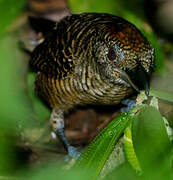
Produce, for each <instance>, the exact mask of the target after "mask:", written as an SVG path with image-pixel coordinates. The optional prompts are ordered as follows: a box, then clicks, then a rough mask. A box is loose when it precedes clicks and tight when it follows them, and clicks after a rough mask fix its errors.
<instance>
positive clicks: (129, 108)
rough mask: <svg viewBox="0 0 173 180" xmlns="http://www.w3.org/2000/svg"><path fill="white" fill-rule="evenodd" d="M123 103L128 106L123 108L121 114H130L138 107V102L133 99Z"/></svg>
mask: <svg viewBox="0 0 173 180" xmlns="http://www.w3.org/2000/svg"><path fill="white" fill-rule="evenodd" d="M121 103H122V104H123V105H126V106H127V107H123V108H121V110H120V111H121V112H129V111H130V110H131V109H132V108H133V107H134V106H135V105H136V101H135V100H132V99H124V100H122V101H121Z"/></svg>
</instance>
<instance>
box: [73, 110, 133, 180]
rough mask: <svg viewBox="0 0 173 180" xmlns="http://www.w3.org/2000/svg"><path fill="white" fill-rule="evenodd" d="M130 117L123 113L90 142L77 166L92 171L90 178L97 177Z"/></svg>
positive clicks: (85, 170)
mask: <svg viewBox="0 0 173 180" xmlns="http://www.w3.org/2000/svg"><path fill="white" fill-rule="evenodd" d="M130 119H131V116H130V115H129V114H127V113H122V114H121V115H120V116H119V117H117V118H115V119H114V120H112V121H111V122H110V123H109V124H108V125H107V126H106V127H105V128H104V129H103V130H102V131H101V132H100V133H99V134H98V135H97V136H96V137H95V138H94V140H93V141H92V142H91V143H90V144H89V146H88V147H87V149H86V150H85V151H84V152H83V153H82V155H81V157H80V158H79V160H78V161H77V162H76V164H75V167H79V168H81V169H82V170H83V171H84V172H86V173H88V172H90V175H91V177H90V179H92V180H94V179H97V178H98V176H99V174H100V172H101V170H102V168H103V166H104V164H105V162H106V160H107V159H108V157H109V155H110V154H111V152H112V151H113V149H114V148H115V144H116V142H117V141H118V139H119V138H120V136H121V135H122V133H123V131H124V129H125V128H126V127H127V125H128V123H129V121H130Z"/></svg>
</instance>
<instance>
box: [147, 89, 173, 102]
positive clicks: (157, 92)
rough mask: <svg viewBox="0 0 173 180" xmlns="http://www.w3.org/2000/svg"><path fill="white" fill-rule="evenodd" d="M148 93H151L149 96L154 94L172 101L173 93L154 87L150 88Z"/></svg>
mask: <svg viewBox="0 0 173 180" xmlns="http://www.w3.org/2000/svg"><path fill="white" fill-rule="evenodd" d="M150 94H151V96H156V97H158V98H160V99H163V100H166V101H169V102H173V93H170V92H166V91H161V90H156V89H150Z"/></svg>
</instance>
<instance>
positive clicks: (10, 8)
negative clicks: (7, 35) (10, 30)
mask: <svg viewBox="0 0 173 180" xmlns="http://www.w3.org/2000/svg"><path fill="white" fill-rule="evenodd" d="M25 3H26V0H17V1H14V0H1V1H0V24H1V28H0V36H1V35H2V34H3V33H4V32H5V30H6V28H7V26H9V25H10V24H11V23H12V21H13V20H14V19H15V18H16V16H17V15H18V14H19V12H20V11H21V9H22V8H23V7H24V4H25Z"/></svg>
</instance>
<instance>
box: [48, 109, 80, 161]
mask: <svg viewBox="0 0 173 180" xmlns="http://www.w3.org/2000/svg"><path fill="white" fill-rule="evenodd" d="M50 122H51V124H52V126H53V129H54V131H53V132H52V136H53V137H54V138H55V137H57V136H58V137H59V139H60V140H61V141H62V143H63V145H64V146H65V148H66V149H67V151H68V155H69V156H70V157H72V158H73V159H75V160H76V159H78V158H79V156H80V153H79V152H78V151H77V150H76V148H75V147H73V146H71V145H70V144H69V142H68V139H67V137H66V136H65V132H64V112H63V111H62V110H61V109H57V108H54V109H53V111H52V113H51V117H50Z"/></svg>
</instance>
